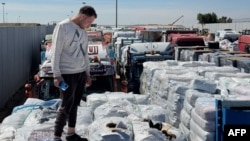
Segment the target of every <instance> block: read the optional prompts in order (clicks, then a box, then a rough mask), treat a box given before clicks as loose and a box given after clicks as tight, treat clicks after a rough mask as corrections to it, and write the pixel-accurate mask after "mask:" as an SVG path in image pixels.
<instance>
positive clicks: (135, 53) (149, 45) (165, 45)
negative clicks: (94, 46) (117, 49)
mask: <svg viewBox="0 0 250 141" xmlns="http://www.w3.org/2000/svg"><path fill="white" fill-rule="evenodd" d="M172 49H173V48H172V47H171V44H170V43H169V42H144V43H132V44H130V45H127V46H124V47H122V54H121V72H120V74H121V75H120V76H121V82H122V84H124V83H125V84H126V85H127V91H128V92H133V93H136V94H139V87H140V76H141V73H142V70H143V63H144V62H146V61H163V60H173V59H174V57H173V56H172Z"/></svg>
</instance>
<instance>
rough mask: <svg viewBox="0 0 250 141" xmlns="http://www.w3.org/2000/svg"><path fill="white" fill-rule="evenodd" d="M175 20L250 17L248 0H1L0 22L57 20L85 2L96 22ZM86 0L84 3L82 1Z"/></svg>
mask: <svg viewBox="0 0 250 141" xmlns="http://www.w3.org/2000/svg"><path fill="white" fill-rule="evenodd" d="M116 1H117V9H118V10H117V22H118V25H134V24H171V23H173V22H174V21H175V20H177V19H178V18H179V17H181V16H182V15H183V17H182V18H180V20H178V21H177V22H176V23H175V24H181V25H185V26H187V27H191V26H193V25H197V23H198V20H197V14H198V13H201V14H207V13H212V12H213V13H215V14H216V15H217V17H222V16H226V17H228V18H231V19H233V20H234V19H236V20H238V19H240V20H241V19H250V14H249V5H250V0H1V4H2V3H5V4H4V5H3V4H2V5H0V22H3V21H5V22H24V23H28V22H32V23H40V24H48V23H53V22H59V21H61V20H64V19H65V18H68V17H71V16H73V15H75V14H77V13H78V11H79V9H80V7H82V6H84V5H90V6H93V7H94V8H95V10H96V12H97V15H98V17H97V19H96V20H95V22H94V23H96V24H97V25H115V24H116ZM84 3H85V4H84Z"/></svg>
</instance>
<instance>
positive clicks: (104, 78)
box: [84, 31, 115, 95]
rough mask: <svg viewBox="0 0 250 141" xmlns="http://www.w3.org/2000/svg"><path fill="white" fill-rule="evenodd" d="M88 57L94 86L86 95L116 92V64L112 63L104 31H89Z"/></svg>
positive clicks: (87, 90) (87, 89)
mask: <svg viewBox="0 0 250 141" xmlns="http://www.w3.org/2000/svg"><path fill="white" fill-rule="evenodd" d="M87 34H88V37H89V45H88V55H89V60H90V75H91V79H92V85H91V86H90V87H87V88H86V89H85V92H84V94H85V95H88V94H90V93H93V92H95V93H96V92H105V91H114V90H115V87H114V85H115V84H114V76H115V69H114V64H113V63H112V62H111V60H110V58H109V56H108V52H107V46H106V43H104V42H106V41H105V40H104V35H103V33H102V31H88V32H87Z"/></svg>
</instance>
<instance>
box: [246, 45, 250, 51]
mask: <svg viewBox="0 0 250 141" xmlns="http://www.w3.org/2000/svg"><path fill="white" fill-rule="evenodd" d="M245 52H246V53H250V44H247V45H246V46H245Z"/></svg>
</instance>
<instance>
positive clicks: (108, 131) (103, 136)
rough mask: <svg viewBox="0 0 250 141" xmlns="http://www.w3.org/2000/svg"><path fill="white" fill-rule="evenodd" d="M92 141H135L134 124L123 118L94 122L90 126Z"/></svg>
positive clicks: (90, 138) (89, 136)
mask: <svg viewBox="0 0 250 141" xmlns="http://www.w3.org/2000/svg"><path fill="white" fill-rule="evenodd" d="M88 133H89V134H88V139H89V140H90V141H133V136H134V134H133V128H132V123H131V122H130V121H128V120H127V119H125V118H121V117H108V118H103V119H98V120H95V121H93V122H92V123H91V124H90V125H89V126H88Z"/></svg>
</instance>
